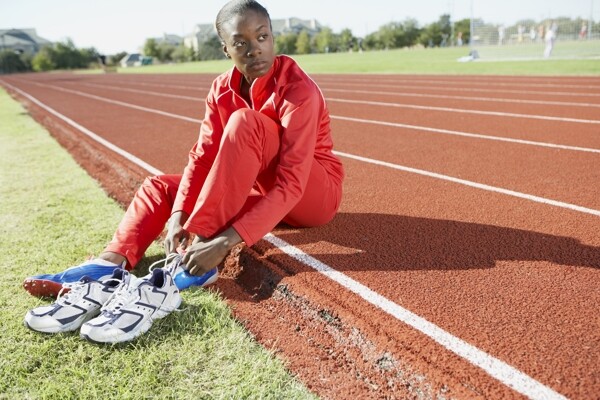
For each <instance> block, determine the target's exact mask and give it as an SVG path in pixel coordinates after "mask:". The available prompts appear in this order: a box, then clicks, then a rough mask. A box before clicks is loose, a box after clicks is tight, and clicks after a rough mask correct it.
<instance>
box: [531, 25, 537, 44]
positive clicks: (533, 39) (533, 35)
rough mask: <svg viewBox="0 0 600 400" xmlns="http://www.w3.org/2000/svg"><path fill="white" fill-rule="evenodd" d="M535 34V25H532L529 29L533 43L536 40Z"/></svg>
mask: <svg viewBox="0 0 600 400" xmlns="http://www.w3.org/2000/svg"><path fill="white" fill-rule="evenodd" d="M535 35H536V34H535V27H534V26H533V25H532V26H531V28H530V29H529V40H531V43H533V42H535Z"/></svg>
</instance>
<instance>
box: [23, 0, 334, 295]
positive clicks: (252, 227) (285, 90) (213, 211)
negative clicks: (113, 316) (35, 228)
mask: <svg viewBox="0 0 600 400" xmlns="http://www.w3.org/2000/svg"><path fill="white" fill-rule="evenodd" d="M216 29H217V32H218V35H219V37H220V38H221V41H222V46H223V52H224V53H225V56H226V57H228V58H229V59H231V60H232V61H233V64H234V67H233V68H232V69H231V70H229V71H228V72H226V73H224V74H222V75H220V76H219V77H217V78H216V79H215V80H214V82H213V84H212V87H211V89H210V92H209V94H208V96H207V98H206V114H205V117H204V120H203V122H202V126H201V127H200V137H199V139H198V142H197V143H196V144H195V145H194V146H193V148H192V149H191V151H190V153H189V162H188V164H187V166H186V168H185V170H184V172H183V175H163V176H156V177H152V178H148V179H146V181H145V182H144V183H143V185H142V186H141V187H140V189H139V190H138V192H137V193H136V195H135V197H134V199H133V200H132V202H131V204H130V206H129V208H128V210H127V212H126V214H125V216H124V218H123V220H122V221H121V223H120V224H119V227H118V228H117V231H116V232H115V235H114V237H113V240H112V241H111V242H110V243H109V244H108V246H107V247H106V249H105V251H104V252H103V253H101V254H100V255H99V256H98V258H96V259H94V260H91V261H88V262H86V263H83V264H81V265H79V266H76V267H72V268H69V269H67V270H65V271H63V272H61V273H58V274H50V275H38V276H33V277H29V278H27V279H26V280H25V282H24V287H25V288H26V289H27V290H28V291H29V292H30V293H31V294H33V295H38V296H56V295H57V294H58V292H59V291H60V289H61V288H62V284H63V283H70V282H76V281H79V280H80V278H81V277H82V276H84V275H87V276H89V277H91V278H93V279H95V280H101V279H103V278H105V277H110V276H111V274H112V272H113V270H114V269H115V268H119V267H122V268H126V269H128V270H130V269H132V268H133V267H134V266H135V265H136V263H137V262H138V261H139V260H140V259H141V258H142V257H143V255H144V252H145V251H146V249H147V248H148V246H149V245H150V244H151V243H152V241H154V240H155V239H156V238H157V237H158V235H160V233H161V232H162V231H163V230H164V228H165V224H167V227H168V231H167V235H166V239H165V243H164V245H165V251H166V253H167V254H172V253H175V252H177V251H178V249H179V250H181V249H183V252H184V256H183V259H182V263H183V267H184V269H185V270H186V271H183V273H181V274H179V276H176V277H175V278H176V279H175V282H176V283H177V286H178V287H179V288H180V289H184V288H186V287H189V286H191V285H200V286H201V285H203V284H205V283H206V281H207V279H208V276H209V275H210V276H213V275H214V274H215V273H216V266H217V265H218V264H219V263H220V262H221V261H223V259H224V258H225V257H226V256H227V254H228V253H229V251H230V250H231V249H232V248H233V247H234V246H235V245H236V244H238V243H241V242H245V243H246V245H248V246H252V245H253V244H254V243H256V242H257V241H258V240H260V239H261V238H262V237H263V236H264V235H265V234H267V233H268V232H269V231H271V230H272V229H273V228H274V227H275V226H276V225H277V224H278V223H279V222H281V221H283V222H285V223H287V224H290V225H292V226H296V227H312V226H318V225H322V224H325V223H327V222H328V221H330V220H331V219H332V218H333V217H334V215H335V213H336V212H337V210H338V207H339V205H340V202H341V196H342V181H343V178H344V172H343V168H342V164H341V163H340V161H339V160H338V158H337V157H336V156H335V155H334V154H333V153H332V147H333V143H332V139H331V131H330V124H329V122H330V120H329V112H328V110H327V106H326V104H325V100H324V98H323V95H322V93H321V91H320V89H319V88H318V86H317V85H316V84H315V83H314V82H313V81H312V80H311V79H310V78H309V77H308V76H307V75H306V73H304V72H303V71H302V69H301V68H300V67H299V66H298V65H297V64H296V62H295V61H294V60H292V59H291V58H289V57H287V56H283V55H280V56H275V53H274V41H273V34H272V31H271V19H270V17H269V14H268V12H267V10H266V9H265V8H264V7H262V6H261V5H260V4H259V3H258V2H256V1H253V0H234V1H230V2H229V3H227V4H226V5H225V6H224V7H223V8H222V9H221V11H220V12H219V14H218V15H217V19H216ZM191 234H193V235H195V239H194V241H193V242H192V243H191V244H189V243H188V240H189V238H190V235H191Z"/></svg>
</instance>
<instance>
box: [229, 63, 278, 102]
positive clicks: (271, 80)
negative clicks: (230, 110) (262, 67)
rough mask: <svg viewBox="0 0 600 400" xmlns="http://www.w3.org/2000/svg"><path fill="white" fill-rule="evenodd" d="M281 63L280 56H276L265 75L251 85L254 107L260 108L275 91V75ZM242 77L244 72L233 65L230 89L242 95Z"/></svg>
mask: <svg viewBox="0 0 600 400" xmlns="http://www.w3.org/2000/svg"><path fill="white" fill-rule="evenodd" d="M280 63H281V61H280V56H276V57H275V59H274V61H273V65H272V66H271V68H270V69H269V71H268V72H267V73H266V74H265V75H263V76H261V77H260V78H256V79H255V80H254V82H252V86H250V98H251V100H252V104H251V105H250V106H251V107H253V108H254V109H257V110H258V109H260V108H261V107H262V105H263V103H264V102H265V101H266V100H267V98H268V97H269V96H270V95H271V93H272V92H273V89H274V88H275V85H276V83H277V82H276V79H275V77H276V74H277V71H278V70H279V67H280ZM242 79H244V76H243V75H242V73H241V72H240V71H239V70H238V69H237V68H236V67H235V66H233V68H232V70H231V73H230V75H229V82H228V85H229V89H230V90H231V91H233V92H234V93H235V94H237V95H238V96H240V97H241V91H240V88H241V82H242Z"/></svg>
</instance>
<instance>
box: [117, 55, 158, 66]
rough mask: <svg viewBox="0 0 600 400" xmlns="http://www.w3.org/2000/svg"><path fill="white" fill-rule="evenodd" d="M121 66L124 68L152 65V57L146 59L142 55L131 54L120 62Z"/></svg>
mask: <svg viewBox="0 0 600 400" xmlns="http://www.w3.org/2000/svg"><path fill="white" fill-rule="evenodd" d="M119 64H121V67H123V68H127V67H140V66H142V65H150V64H152V57H146V56H144V55H142V54H140V53H129V54H127V55H126V56H125V57H123V58H122V59H121V60H120V61H119Z"/></svg>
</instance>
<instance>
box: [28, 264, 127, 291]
mask: <svg viewBox="0 0 600 400" xmlns="http://www.w3.org/2000/svg"><path fill="white" fill-rule="evenodd" d="M109 264H110V263H109V262H107V261H104V260H100V259H95V260H90V261H86V262H84V263H83V264H81V265H77V266H74V267H71V268H68V269H66V270H64V271H62V272H59V273H57V274H45V275H36V276H30V277H28V278H26V279H25V281H24V282H23V287H24V288H25V290H27V291H28V292H29V293H30V294H31V295H33V296H37V297H54V298H56V297H57V296H58V293H59V292H60V291H61V290H62V288H63V283H74V282H77V281H79V280H80V279H81V278H82V277H84V276H87V277H89V278H91V279H93V280H95V281H103V280H105V279H108V278H110V277H111V275H112V273H113V271H114V270H115V268H119V269H121V268H124V267H125V263H123V264H122V265H120V266H115V264H112V265H109Z"/></svg>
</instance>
